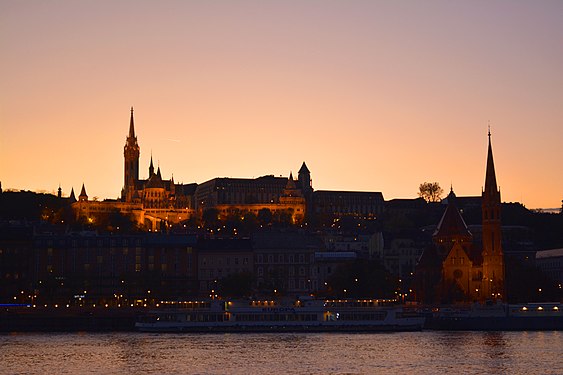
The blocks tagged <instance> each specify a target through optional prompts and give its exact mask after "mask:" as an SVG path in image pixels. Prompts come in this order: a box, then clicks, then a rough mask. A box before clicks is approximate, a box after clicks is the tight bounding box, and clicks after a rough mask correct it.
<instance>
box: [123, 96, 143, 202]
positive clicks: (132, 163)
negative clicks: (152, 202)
mask: <svg viewBox="0 0 563 375" xmlns="http://www.w3.org/2000/svg"><path fill="white" fill-rule="evenodd" d="M139 154H140V148H139V144H138V143H137V137H136V136H135V123H134V120H133V107H131V120H130V122H129V135H128V136H127V139H126V141H125V147H124V148H123V156H124V157H125V171H124V183H123V189H122V190H121V199H122V200H123V201H125V202H131V201H132V200H133V194H134V192H135V189H136V186H137V182H138V181H139Z"/></svg>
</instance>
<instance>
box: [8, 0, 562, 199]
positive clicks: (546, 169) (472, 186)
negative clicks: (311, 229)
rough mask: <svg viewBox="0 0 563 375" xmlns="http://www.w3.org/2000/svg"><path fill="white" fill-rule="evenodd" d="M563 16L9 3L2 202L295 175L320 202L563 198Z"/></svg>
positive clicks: (544, 9) (331, 5)
mask: <svg viewBox="0 0 563 375" xmlns="http://www.w3.org/2000/svg"><path fill="white" fill-rule="evenodd" d="M562 12H563V3H560V2H541V3H539V4H538V3H530V2H523V1H522V2H520V1H518V2H509V3H508V2H500V1H497V2H488V3H451V2H446V1H432V2H425V3H420V4H418V3H412V4H409V5H405V4H397V3H392V2H383V1H375V2H360V1H357V2H331V1H329V2H327V1H309V2H306V3H302V2H297V1H292V2H283V3H278V2H271V1H266V2H264V1H260V2H258V1H242V2H236V3H233V2H226V1H225V2H214V3H212V4H210V3H207V2H187V3H184V2H175V1H166V2H159V3H158V4H157V3H151V2H133V1H121V2H119V3H113V2H102V3H99V2H92V3H83V2H80V3H76V2H72V1H61V2H57V3H41V2H31V3H30V2H24V3H20V2H2V3H1V4H0V25H1V26H0V28H1V29H0V35H1V36H0V48H1V50H2V52H3V59H2V60H1V61H0V68H1V69H0V80H1V81H2V82H3V87H4V89H3V90H1V91H0V105H1V106H2V109H1V112H0V113H1V115H0V181H2V187H3V188H4V189H7V188H18V189H30V190H47V191H55V190H56V189H57V187H58V186H59V184H60V185H61V186H62V188H63V194H64V195H68V194H69V192H70V189H71V187H74V189H75V191H77V190H78V189H80V186H81V184H82V183H83V182H84V183H85V184H86V186H87V187H88V193H89V194H90V196H98V197H100V198H106V197H107V198H116V197H117V196H118V195H119V194H120V191H121V188H122V184H123V181H122V169H123V165H122V163H123V161H122V154H123V142H124V141H125V138H126V136H127V130H128V125H129V124H128V121H129V112H128V109H129V107H131V106H134V107H135V120H136V123H135V125H136V131H137V136H138V139H139V146H140V148H141V155H140V166H141V177H142V178H145V177H147V176H145V175H143V173H144V171H145V169H146V168H145V167H146V166H148V165H149V160H150V157H151V151H152V156H153V160H154V162H155V164H158V163H159V162H160V165H161V166H162V167H163V168H162V174H163V177H164V178H170V177H171V176H172V174H173V175H174V179H175V181H178V182H184V183H189V182H197V183H202V182H204V181H207V180H210V179H212V178H214V177H258V176H261V175H267V174H274V175H276V176H279V175H283V176H287V175H288V174H289V172H293V173H294V174H295V173H296V170H294V168H296V166H299V165H301V163H302V161H304V160H305V161H306V162H307V165H308V166H309V167H310V169H311V172H312V175H311V177H312V179H313V182H314V185H315V187H317V188H319V189H332V190H361V191H381V192H382V193H383V195H384V197H385V199H392V198H396V197H415V196H416V193H417V190H418V186H419V184H420V183H422V182H424V181H438V182H439V183H440V184H441V185H442V187H445V188H447V187H449V186H450V184H453V186H454V188H455V191H456V193H457V194H458V195H461V196H463V195H473V196H477V195H480V194H481V188H482V186H483V185H484V180H483V174H482V173H483V170H484V168H485V162H486V160H485V158H484V156H483V155H485V151H486V147H487V142H486V132H487V126H488V124H489V122H490V125H491V129H492V134H493V142H494V145H495V163H496V166H497V170H498V171H499V173H498V175H497V178H498V184H499V186H500V188H501V190H502V193H503V201H520V202H522V203H524V204H525V205H526V206H527V207H530V208H534V207H559V206H560V205H561V199H562V198H563V196H562V195H563V176H562V175H561V173H559V171H560V161H561V160H563V148H562V147H561V139H563V128H562V127H561V126H560V124H561V118H563V116H562V115H563V110H562V109H561V106H560V102H561V99H562V98H563V77H562V76H561V74H560V70H561V68H560V67H561V66H563V47H562V45H561V43H560V41H561V39H562V37H563V24H562V23H561V22H560V16H559V15H560V14H562Z"/></svg>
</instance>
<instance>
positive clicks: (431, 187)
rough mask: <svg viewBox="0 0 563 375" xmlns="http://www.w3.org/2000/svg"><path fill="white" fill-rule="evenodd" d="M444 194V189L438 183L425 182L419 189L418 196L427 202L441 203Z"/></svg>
mask: <svg viewBox="0 0 563 375" xmlns="http://www.w3.org/2000/svg"><path fill="white" fill-rule="evenodd" d="M442 194H444V189H442V188H441V187H440V184H439V183H437V182H424V183H422V184H420V186H419V187H418V196H419V197H421V198H424V200H425V201H426V202H439V201H440V199H441V198H442Z"/></svg>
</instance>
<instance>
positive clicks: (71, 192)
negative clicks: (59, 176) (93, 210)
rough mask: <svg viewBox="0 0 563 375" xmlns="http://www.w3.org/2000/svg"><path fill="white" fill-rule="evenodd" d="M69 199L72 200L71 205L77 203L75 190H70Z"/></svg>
mask: <svg viewBox="0 0 563 375" xmlns="http://www.w3.org/2000/svg"><path fill="white" fill-rule="evenodd" d="M68 198H69V199H70V203H74V202H76V197H75V196H74V188H71V189H70V196H69V197H68Z"/></svg>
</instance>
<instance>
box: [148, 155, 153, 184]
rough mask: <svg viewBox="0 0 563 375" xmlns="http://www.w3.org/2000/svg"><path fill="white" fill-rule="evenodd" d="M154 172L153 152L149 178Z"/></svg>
mask: <svg viewBox="0 0 563 375" xmlns="http://www.w3.org/2000/svg"><path fill="white" fill-rule="evenodd" d="M153 174H154V165H153V163H152V153H151V165H149V178H151V176H152V175H153Z"/></svg>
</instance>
